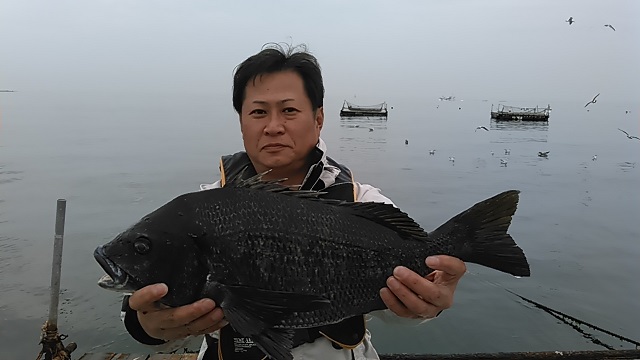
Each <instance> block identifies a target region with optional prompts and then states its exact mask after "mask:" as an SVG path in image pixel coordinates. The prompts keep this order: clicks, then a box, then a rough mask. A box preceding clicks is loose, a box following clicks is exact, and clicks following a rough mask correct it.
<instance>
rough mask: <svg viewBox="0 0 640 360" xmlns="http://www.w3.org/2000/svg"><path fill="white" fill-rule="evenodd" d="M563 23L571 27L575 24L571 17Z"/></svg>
mask: <svg viewBox="0 0 640 360" xmlns="http://www.w3.org/2000/svg"><path fill="white" fill-rule="evenodd" d="M564 22H568V23H569V25H571V24H573V23H574V22H575V20H573V16H571V17H570V18H569V19H567V20H565V21H564Z"/></svg>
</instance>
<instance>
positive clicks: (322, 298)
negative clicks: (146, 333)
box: [95, 175, 529, 359]
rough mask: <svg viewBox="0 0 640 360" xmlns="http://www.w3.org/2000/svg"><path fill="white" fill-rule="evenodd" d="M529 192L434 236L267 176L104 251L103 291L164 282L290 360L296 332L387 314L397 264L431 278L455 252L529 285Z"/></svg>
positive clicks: (154, 220)
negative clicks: (525, 214) (525, 248)
mask: <svg viewBox="0 0 640 360" xmlns="http://www.w3.org/2000/svg"><path fill="white" fill-rule="evenodd" d="M348 185H349V186H350V184H348ZM338 186H340V185H338ZM518 193H519V192H518V191H515V190H510V191H506V192H504V193H501V194H499V195H496V196H494V197H493V198H490V199H487V200H485V201H483V202H481V203H478V204H476V205H475V206H474V207H472V208H470V209H468V210H466V211H465V212H463V213H461V214H459V215H457V216H455V217H454V218H452V219H451V220H449V221H448V222H447V223H445V224H443V225H442V226H440V227H439V228H438V229H436V230H434V231H433V232H431V233H427V232H425V231H424V230H423V229H422V228H421V227H420V225H418V224H417V223H415V222H414V221H413V220H412V219H411V218H410V217H409V216H408V215H407V214H406V213H404V212H402V211H401V210H399V209H397V208H395V207H394V206H392V205H389V204H381V203H352V202H343V201H337V200H326V199H322V198H320V196H321V195H322V194H321V193H317V192H312V191H292V190H289V189H288V188H286V187H283V186H280V185H279V184H277V183H276V182H263V181H260V175H257V176H256V177H254V178H251V179H249V180H237V181H232V182H230V183H228V184H227V186H225V187H223V188H220V189H211V190H205V191H199V192H194V193H189V194H185V195H181V196H179V197H177V198H175V199H174V200H172V201H170V202H169V203H167V204H165V205H163V206H162V207H160V208H158V209H157V210H155V211H154V212H152V213H150V214H149V215H147V216H145V217H143V218H142V219H141V220H140V221H139V222H137V223H136V224H134V225H133V226H131V227H130V228H129V229H127V230H125V231H124V232H122V233H121V234H119V235H118V236H117V237H116V238H115V239H114V240H112V241H111V242H109V243H107V244H105V245H102V246H100V247H98V248H97V249H96V251H95V258H96V260H97V261H98V263H99V264H100V265H101V266H102V267H103V269H104V270H105V271H106V272H107V274H108V276H106V277H103V279H101V281H100V283H99V284H100V286H102V287H104V288H107V289H110V290H119V291H133V290H137V289H139V288H141V287H143V286H146V285H149V284H154V283H158V282H163V283H165V284H167V286H168V287H169V292H168V294H167V295H166V296H165V297H164V298H163V299H162V302H163V303H165V304H166V305H169V306H180V305H185V304H190V303H192V302H194V301H196V300H198V299H201V298H203V297H208V298H211V299H213V300H214V301H215V302H216V303H217V304H220V307H221V308H222V309H223V311H224V313H225V317H226V319H227V320H228V321H229V323H230V324H231V326H233V327H234V329H235V330H236V331H238V332H240V333H241V334H243V335H244V336H250V337H252V338H253V339H254V341H255V342H256V343H257V344H258V346H260V347H261V349H262V350H263V351H264V352H265V353H266V354H268V355H270V356H271V357H273V358H276V359H290V358H291V353H290V352H291V348H290V347H291V342H290V337H291V334H292V333H291V331H290V330H291V329H297V328H311V327H318V326H323V325H329V324H334V323H337V322H339V321H341V320H343V319H346V318H350V317H353V316H355V315H360V314H365V313H369V312H371V311H374V310H381V309H385V308H386V306H385V305H384V303H383V302H382V300H381V298H380V296H379V290H380V289H381V288H382V287H384V286H386V279H387V278H388V277H389V276H390V275H391V274H392V272H393V269H394V268H395V267H396V266H399V265H402V266H405V267H407V268H409V269H412V270H413V271H416V272H417V273H420V274H427V273H429V272H430V271H431V269H429V268H428V267H427V266H426V264H425V262H424V259H425V258H426V257H427V256H429V255H436V254H446V255H452V256H456V257H458V258H460V259H462V260H463V261H468V262H474V263H478V264H482V265H485V266H489V267H492V268H494V269H497V270H500V271H504V272H508V273H511V274H513V275H517V276H528V275H529V266H528V263H527V260H526V258H525V256H524V253H523V252H522V250H521V249H520V248H519V247H518V246H517V245H516V244H515V242H514V241H513V239H512V238H511V236H509V235H508V234H507V233H506V232H507V229H508V227H509V225H510V222H511V217H512V215H513V214H514V212H515V210H516V206H517V201H518Z"/></svg>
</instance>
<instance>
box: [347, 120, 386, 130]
mask: <svg viewBox="0 0 640 360" xmlns="http://www.w3.org/2000/svg"><path fill="white" fill-rule="evenodd" d="M340 127H342V128H358V129H360V128H361V129H364V130H367V129H368V130H370V129H373V131H375V130H386V129H387V119H386V118H380V117H341V118H340Z"/></svg>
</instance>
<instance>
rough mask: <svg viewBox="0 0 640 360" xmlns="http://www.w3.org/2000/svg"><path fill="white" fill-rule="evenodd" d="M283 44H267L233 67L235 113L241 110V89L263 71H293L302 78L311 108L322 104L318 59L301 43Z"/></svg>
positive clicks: (315, 108) (322, 95)
mask: <svg viewBox="0 0 640 360" xmlns="http://www.w3.org/2000/svg"><path fill="white" fill-rule="evenodd" d="M286 47H287V48H286V49H285V48H283V46H282V45H280V44H267V45H265V46H264V47H263V49H262V51H260V52H259V53H257V54H255V55H252V56H250V57H249V58H247V59H246V60H245V61H243V62H242V63H241V64H240V65H238V66H237V67H236V70H235V74H234V75H233V108H234V109H235V110H236V112H237V113H238V114H240V112H241V111H242V103H243V102H244V98H245V89H246V87H247V84H248V83H249V81H255V80H256V78H257V77H259V76H261V75H264V74H272V73H276V72H280V71H287V70H291V71H295V72H296V73H297V74H298V75H300V77H301V78H302V81H303V83H304V90H305V92H306V93H307V96H308V97H309V100H311V107H312V108H313V111H316V110H317V109H318V108H319V107H321V106H322V102H323V98H324V85H323V84H322V73H321V71H320V64H318V60H317V59H316V58H315V56H313V55H311V54H310V53H309V52H308V51H307V47H306V46H305V45H298V46H289V45H287V46H286Z"/></svg>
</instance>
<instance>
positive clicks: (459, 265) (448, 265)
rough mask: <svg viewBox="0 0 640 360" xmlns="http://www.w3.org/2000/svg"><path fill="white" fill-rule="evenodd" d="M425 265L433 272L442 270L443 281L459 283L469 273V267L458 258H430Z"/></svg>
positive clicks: (442, 256) (445, 256) (441, 256)
mask: <svg viewBox="0 0 640 360" xmlns="http://www.w3.org/2000/svg"><path fill="white" fill-rule="evenodd" d="M425 263H426V264H427V266H428V267H429V268H430V269H432V270H440V271H442V272H443V273H444V274H443V276H442V278H441V280H442V281H457V280H459V279H460V278H461V277H462V275H464V273H465V272H466V271H467V266H466V265H465V264H464V262H463V261H462V260H460V259H458V258H455V257H453V256H447V255H437V256H429V257H428V258H427V259H426V260H425Z"/></svg>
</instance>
